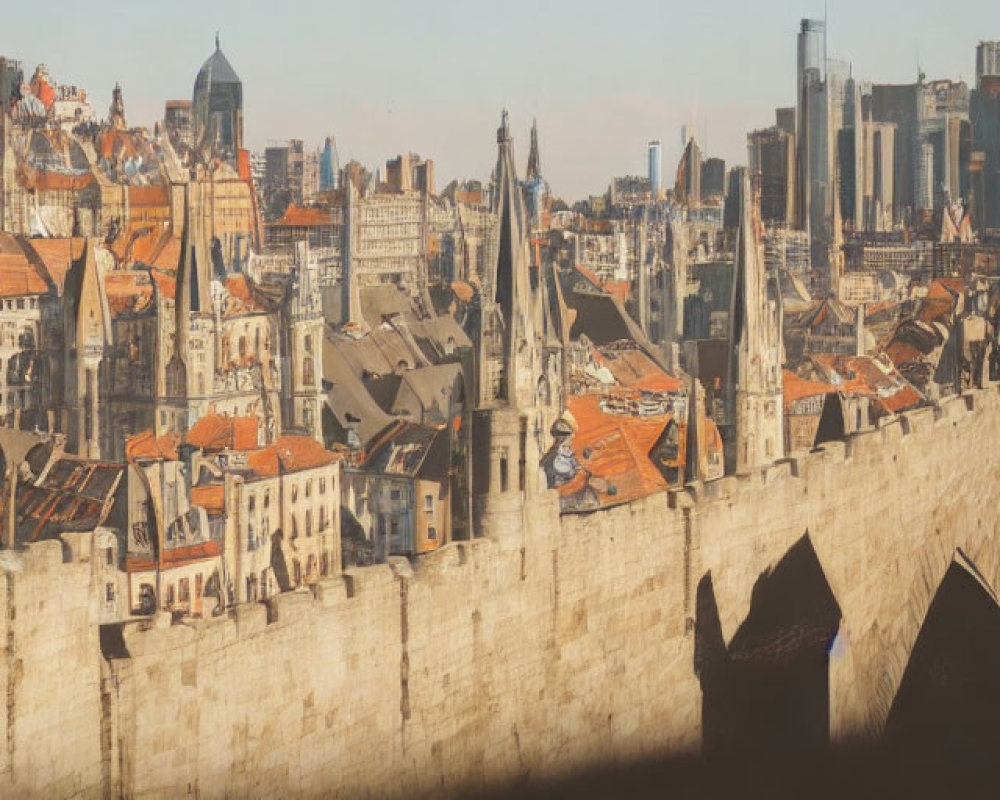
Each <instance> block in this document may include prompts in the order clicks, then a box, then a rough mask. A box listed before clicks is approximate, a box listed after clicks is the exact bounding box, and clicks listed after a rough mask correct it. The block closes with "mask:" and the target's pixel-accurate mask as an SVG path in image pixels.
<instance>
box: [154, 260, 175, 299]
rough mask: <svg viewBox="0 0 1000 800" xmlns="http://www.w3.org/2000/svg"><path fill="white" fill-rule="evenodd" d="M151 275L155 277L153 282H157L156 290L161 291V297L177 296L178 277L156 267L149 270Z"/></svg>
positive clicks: (171, 297)
mask: <svg viewBox="0 0 1000 800" xmlns="http://www.w3.org/2000/svg"><path fill="white" fill-rule="evenodd" d="M149 276H150V277H151V278H152V279H153V283H155V284H156V290H157V291H158V292H159V293H160V296H161V297H167V298H170V299H171V300H173V299H174V297H176V296H177V277H176V276H175V275H173V274H171V273H169V272H164V271H163V270H161V269H156V268H154V269H151V270H150V271H149Z"/></svg>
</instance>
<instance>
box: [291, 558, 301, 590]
mask: <svg viewBox="0 0 1000 800" xmlns="http://www.w3.org/2000/svg"><path fill="white" fill-rule="evenodd" d="M292 566H293V568H294V570H295V585H296V586H298V585H299V584H300V583H302V564H300V563H299V560H298V559H297V558H296V559H293V560H292Z"/></svg>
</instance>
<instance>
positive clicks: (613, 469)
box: [559, 394, 671, 506]
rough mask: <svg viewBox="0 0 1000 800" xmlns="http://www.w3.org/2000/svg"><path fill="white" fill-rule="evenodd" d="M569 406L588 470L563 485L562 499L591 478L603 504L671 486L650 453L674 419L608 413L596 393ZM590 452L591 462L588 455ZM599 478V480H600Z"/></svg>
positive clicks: (577, 397)
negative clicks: (601, 405)
mask: <svg viewBox="0 0 1000 800" xmlns="http://www.w3.org/2000/svg"><path fill="white" fill-rule="evenodd" d="M567 407H568V409H569V412H570V413H571V414H572V415H573V418H574V419H575V420H576V423H577V431H576V433H575V434H574V436H573V451H574V453H575V455H576V458H577V461H578V462H579V463H580V465H581V466H582V467H583V469H581V470H580V472H578V473H577V474H576V475H575V476H574V477H573V479H572V480H571V481H569V482H568V483H566V484H563V485H562V486H560V487H559V494H560V495H562V496H567V495H572V494H575V493H576V492H579V491H580V490H581V489H583V488H584V487H585V486H586V485H587V483H588V478H589V482H590V486H591V488H592V489H594V491H595V493H596V494H597V498H598V500H599V502H600V503H601V505H602V506H610V505H617V504H619V503H627V502H629V501H631V500H636V499H638V498H640V497H645V496H647V495H650V494H653V493H655V492H659V491H663V490H664V489H666V488H667V482H666V480H665V479H664V477H663V475H662V474H660V471H659V470H658V469H657V468H656V466H655V465H654V464H653V462H652V461H651V460H650V458H649V453H650V451H651V450H652V449H653V446H654V445H655V444H656V442H657V440H658V439H659V438H660V436H661V435H662V434H663V431H664V429H665V428H666V426H667V424H668V423H669V422H670V420H671V417H670V416H666V415H665V416H659V417H627V416H618V415H615V414H606V413H605V412H604V411H602V410H601V407H600V397H599V396H598V395H593V394H590V395H574V396H573V397H570V398H569V401H568V403H567ZM585 451H587V452H588V453H589V458H586V457H584V452H585ZM594 478H597V479H599V480H598V481H596V482H595V481H594V480H593V479H594ZM612 487H613V489H612ZM602 489H603V490H602Z"/></svg>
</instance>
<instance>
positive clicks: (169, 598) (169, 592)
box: [167, 583, 174, 608]
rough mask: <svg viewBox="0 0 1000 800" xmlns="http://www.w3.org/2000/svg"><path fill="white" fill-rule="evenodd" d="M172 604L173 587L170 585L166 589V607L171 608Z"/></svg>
mask: <svg viewBox="0 0 1000 800" xmlns="http://www.w3.org/2000/svg"><path fill="white" fill-rule="evenodd" d="M173 604H174V585H173V584H172V583H171V584H170V585H169V586H168V587H167V607H168V608H169V607H171V606H173Z"/></svg>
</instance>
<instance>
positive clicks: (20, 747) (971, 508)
mask: <svg viewBox="0 0 1000 800" xmlns="http://www.w3.org/2000/svg"><path fill="white" fill-rule="evenodd" d="M998 438H1000V395H998V393H997V391H996V390H995V389H987V390H981V391H977V392H973V393H970V394H968V395H964V396H962V397H957V398H953V399H950V400H948V401H946V402H944V403H943V404H942V405H941V406H940V408H937V409H924V410H921V411H917V412H911V413H908V414H905V415H903V416H902V417H901V418H900V419H898V420H894V421H891V422H889V423H888V424H883V425H881V426H879V427H877V428H873V429H871V430H868V431H865V432H863V433H859V434H856V435H854V436H851V437H850V438H849V439H848V441H846V442H842V443H831V444H828V445H825V446H823V447H822V448H819V449H817V450H816V451H814V452H810V453H802V454H796V455H794V456H792V457H790V458H787V459H784V460H782V461H780V462H778V463H776V464H774V465H772V466H769V467H767V468H764V469H758V470H754V471H753V472H751V473H750V474H748V475H741V476H730V477H727V478H725V479H723V480H721V481H718V482H714V483H709V484H704V485H702V484H698V485H694V486H691V487H688V488H687V489H685V490H684V491H680V492H673V493H667V494H659V495H653V496H650V497H646V498H643V499H641V500H638V501H636V502H633V503H630V504H628V505H622V506H618V507H615V508H612V509H608V510H604V511H596V512H592V513H589V514H581V515H566V516H562V517H560V516H559V515H558V510H557V508H558V506H557V503H556V502H554V497H553V495H552V493H545V494H543V495H541V496H538V498H537V499H538V501H537V502H535V500H533V501H532V507H531V509H530V510H529V512H528V513H524V514H521V515H519V516H517V518H516V519H517V520H518V521H520V523H521V525H520V529H517V530H515V529H514V528H516V527H517V525H515V524H513V523H511V529H510V530H503V531H498V532H497V533H498V535H497V537H496V538H495V539H494V538H493V537H491V538H486V539H477V540H473V541H471V542H458V543H452V544H450V545H448V546H446V547H444V548H442V549H441V550H439V551H438V552H436V553H433V554H430V555H428V556H425V557H422V558H421V559H420V560H419V561H417V562H416V563H415V564H414V565H412V566H410V565H409V564H408V563H405V562H402V561H399V560H393V561H392V562H391V563H389V564H382V565H378V566H374V567H366V568H360V569H352V570H348V571H347V572H345V573H344V574H343V575H342V576H339V577H337V578H334V579H330V580H326V581H323V582H322V583H320V584H318V585H317V586H316V587H315V589H314V590H313V591H311V592H310V591H300V592H295V593H290V594H284V595H280V596H277V597H274V598H272V599H270V600H269V601H268V603H267V604H266V605H247V606H239V607H237V608H235V609H234V610H233V612H232V613H231V614H230V615H227V616H225V617H222V618H219V619H206V620H183V621H181V622H180V623H178V624H174V625H171V624H169V618H167V617H166V616H160V617H157V618H155V619H153V620H148V621H141V622H130V623H126V624H124V625H121V626H113V629H111V630H107V629H105V630H101V631H100V635H99V631H98V626H97V625H96V623H95V619H96V617H95V616H94V612H93V611H92V610H90V611H88V610H87V609H90V604H91V603H92V600H91V599H90V598H91V597H92V596H93V594H92V592H91V589H90V585H89V581H90V580H91V578H90V577H89V576H90V572H89V571H88V565H87V564H86V563H85V562H83V561H82V560H81V561H76V562H70V563H63V560H62V558H63V556H62V548H61V546H60V545H58V544H57V543H46V544H45V545H43V546H37V545H36V546H33V547H31V548H28V550H27V551H25V553H24V554H21V553H17V554H11V558H14V559H15V561H16V560H17V559H21V562H20V563H23V568H22V569H21V570H20V571H18V570H13V569H10V568H9V567H8V566H7V565H6V564H5V565H4V570H3V572H2V576H0V577H2V580H3V582H4V584H5V585H6V587H7V591H6V594H4V593H3V592H0V605H2V607H3V608H4V609H6V612H7V613H6V614H3V613H0V618H3V619H6V620H7V623H6V625H7V628H6V630H7V632H8V633H7V637H6V642H7V646H6V649H5V650H4V657H3V658H0V679H2V680H5V681H6V685H7V687H8V698H9V701H8V704H7V706H6V708H7V712H6V717H5V720H6V725H7V730H8V739H7V741H8V747H7V749H6V750H3V748H0V759H2V760H0V780H2V781H4V782H6V783H7V784H9V785H11V786H13V787H14V788H15V789H16V790H17V792H18V793H19V794H24V795H31V794H38V795H40V794H43V793H44V794H56V795H66V794H73V793H74V792H77V793H81V794H90V793H100V792H101V791H108V792H110V793H111V794H119V793H121V794H125V795H128V796H135V797H146V796H157V797H158V796H173V795H177V794H184V793H187V792H198V793H201V794H203V795H205V796H216V795H219V794H224V793H228V794H235V795H241V794H254V795H258V794H266V793H270V792H274V793H278V792H280V793H281V794H283V795H285V796H289V795H291V796H304V795H317V794H320V793H336V792H338V791H339V792H341V793H344V794H347V795H354V794H364V793H371V794H374V795H379V796H400V795H404V794H406V795H409V794H414V793H432V792H433V793H435V794H442V793H444V794H448V793H451V792H459V791H464V790H469V789H477V788H481V787H484V786H487V785H494V784H502V783H505V782H513V781H520V780H524V779H526V778H528V777H530V778H531V779H538V778H541V777H558V776H560V775H564V774H567V773H571V772H573V771H576V770H578V769H580V768H581V767H583V766H588V767H593V766H599V765H602V764H615V763H628V762H629V761H631V760H634V759H640V758H646V757H657V756H663V755H666V754H676V753H682V752H691V751H697V750H698V749H699V747H700V746H701V741H702V734H703V721H702V708H703V699H704V697H705V696H706V695H704V694H703V691H704V690H705V687H704V684H703V680H704V675H705V673H704V668H703V667H702V668H699V667H698V666H697V664H696V647H695V641H696V639H697V638H698V637H699V636H701V635H702V634H701V633H699V631H701V630H702V628H703V627H704V626H705V624H706V619H707V618H708V619H711V618H712V617H713V616H714V617H715V618H716V619H717V625H718V628H719V630H720V631H721V636H722V639H723V642H724V644H727V643H730V642H732V641H733V640H734V636H735V635H736V633H737V631H738V630H739V628H740V626H741V625H743V624H744V622H745V620H746V619H747V618H748V616H749V615H750V614H751V612H752V609H753V607H754V603H755V602H756V600H755V598H756V597H757V595H758V594H759V593H758V591H757V587H758V586H759V585H760V584H761V582H762V581H765V582H766V580H767V576H769V575H772V574H773V573H774V570H775V568H776V565H779V564H783V563H785V559H786V556H787V554H789V553H790V552H792V551H793V550H795V549H796V548H799V549H801V546H802V543H803V542H805V543H806V547H807V549H808V550H809V551H810V552H813V553H814V554H815V560H816V562H817V563H818V564H819V567H818V569H820V570H821V578H820V580H821V581H822V582H823V583H824V585H828V587H829V591H830V592H831V593H832V595H833V596H834V597H835V599H836V604H837V607H838V608H839V610H840V614H841V618H842V619H841V623H840V625H841V628H842V630H845V631H846V630H849V631H850V636H849V638H845V642H846V644H845V645H844V647H843V655H839V656H837V658H836V659H833V657H831V662H830V678H829V680H830V688H829V692H830V704H829V708H830V711H829V713H830V730H831V732H832V734H833V735H834V736H842V735H843V736H847V735H856V734H858V733H861V734H863V735H868V736H877V735H879V732H880V731H881V728H882V726H883V725H884V722H885V718H886V715H887V714H888V706H889V704H891V701H892V697H893V696H894V694H895V688H896V687H897V686H898V683H899V680H900V679H901V676H902V672H903V670H904V669H905V666H906V662H907V658H908V653H909V650H910V648H911V647H912V645H913V641H914V640H915V638H916V635H917V632H918V631H919V629H920V625H921V622H922V619H923V617H924V614H925V613H926V610H927V607H928V605H929V603H930V601H931V599H932V597H933V594H934V591H935V590H936V587H937V585H938V584H939V583H940V581H941V578H942V575H943V574H944V572H945V570H946V569H947V568H948V566H949V564H951V563H952V560H953V556H954V553H955V552H956V549H957V548H961V550H962V552H963V553H964V554H966V555H967V556H968V558H969V559H970V561H971V562H973V563H974V564H975V565H976V568H977V569H978V570H979V572H980V573H981V574H982V575H983V576H984V577H983V580H984V585H991V586H993V587H994V588H996V587H997V586H998V585H1000V582H998V581H1000V553H998V552H997V550H998V548H997V545H996V543H997V541H998V536H997V534H998V533H1000V530H998V527H997V522H996V521H995V520H994V515H992V514H989V513H987V512H986V511H985V510H984V508H983V506H984V503H985V502H986V501H988V499H989V498H991V497H993V495H994V493H995V487H996V486H997V485H998V481H1000V454H995V453H994V452H993V451H992V450H990V449H988V448H985V447H984V446H983V443H984V442H991V441H997V440H998ZM505 514H507V512H506V511H505ZM504 519H508V520H513V519H515V515H514V514H513V513H510V514H507V515H506V516H505V517H504ZM36 560H37V562H38V565H39V566H38V567H37V568H36V567H35V566H34V564H35V562H36ZM11 563H14V562H11ZM36 572H37V573H38V574H37V576H36V575H35V573H36ZM4 597H6V598H7V599H6V600H3V599H2V598H4ZM11 598H13V600H11ZM789 602H790V603H791V604H793V605H794V598H793V599H791V600H790V601H789ZM12 615H13V616H12ZM119 627H120V635H117V636H116V635H115V632H114V629H117V628H119ZM845 636H846V635H845ZM102 648H103V649H102ZM838 652H840V651H838ZM703 657H704V656H702V658H703ZM19 659H20V660H22V666H20V667H18V666H17V662H18V660H19ZM57 665H62V666H57ZM66 665H74V666H73V668H72V669H69V668H67V666H66ZM53 687H56V688H53ZM0 707H2V704H0ZM67 709H68V712H67ZM67 713H68V714H69V715H70V716H69V717H68V719H70V720H71V721H72V728H71V730H72V732H73V736H74V737H75V738H74V740H73V743H72V747H67V743H66V740H65V735H66V731H67V730H68V728H67V725H68V724H69V723H67V722H65V719H66V718H67V717H66V714H67ZM57 720H58V724H57ZM56 731H58V734H57V733H56ZM39 776H44V778H40V777H39ZM39 780H44V785H41V786H40V785H38V781H39Z"/></svg>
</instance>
